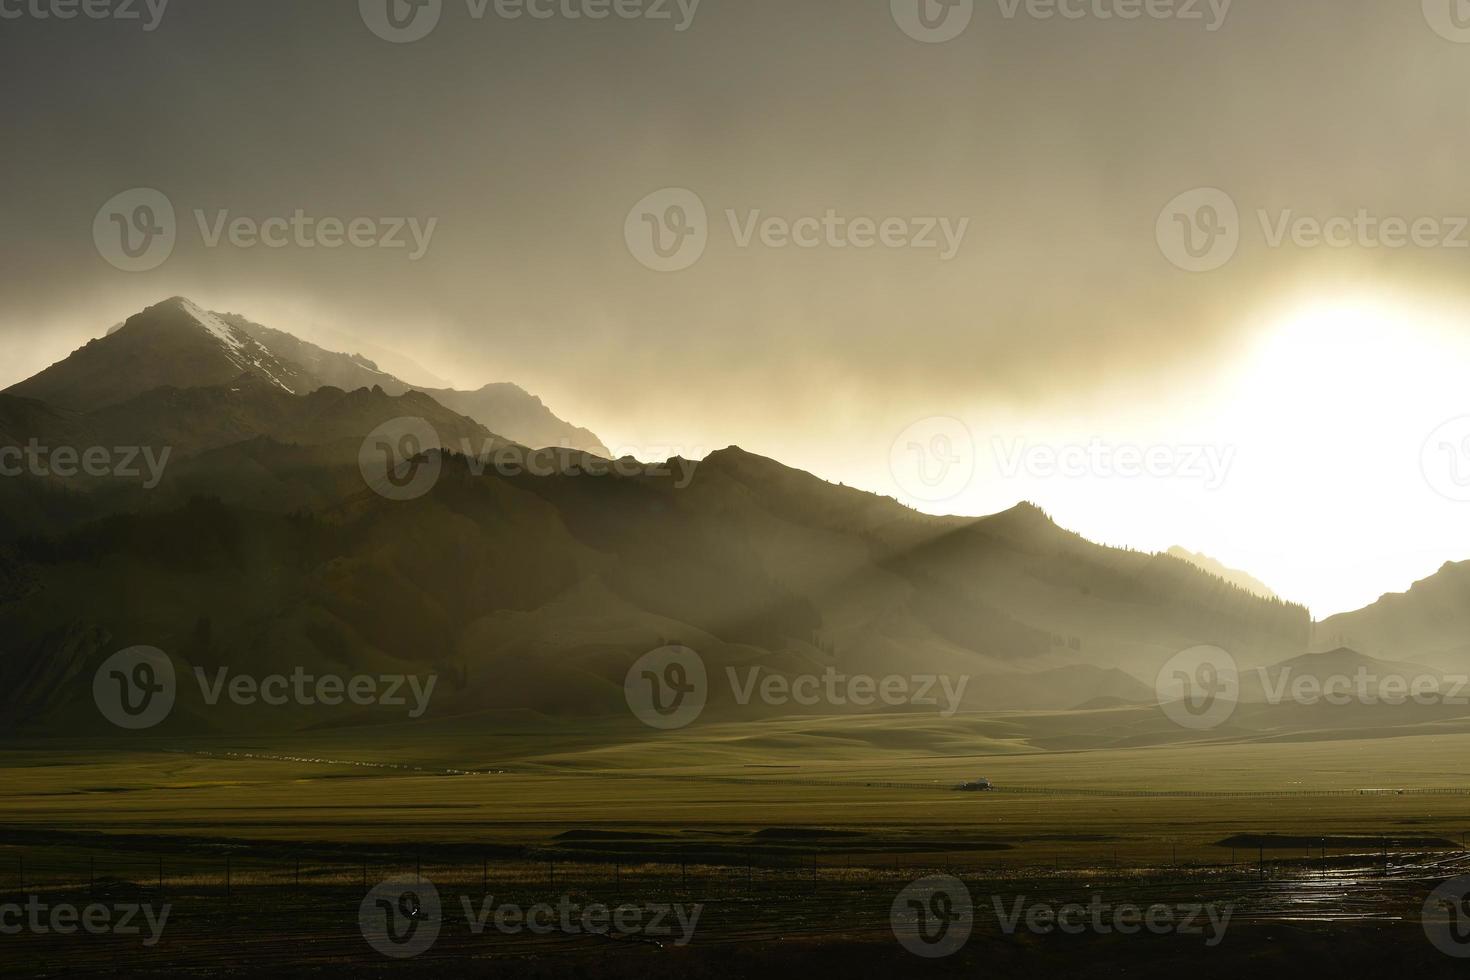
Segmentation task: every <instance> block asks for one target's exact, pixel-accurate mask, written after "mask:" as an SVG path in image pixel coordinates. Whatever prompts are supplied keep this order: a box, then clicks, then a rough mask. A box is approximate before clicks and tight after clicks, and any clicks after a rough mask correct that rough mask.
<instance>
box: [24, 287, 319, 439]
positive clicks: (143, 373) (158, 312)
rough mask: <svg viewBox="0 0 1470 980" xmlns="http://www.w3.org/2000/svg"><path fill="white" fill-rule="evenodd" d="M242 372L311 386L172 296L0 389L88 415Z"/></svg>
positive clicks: (282, 384) (299, 387) (294, 388)
mask: <svg viewBox="0 0 1470 980" xmlns="http://www.w3.org/2000/svg"><path fill="white" fill-rule="evenodd" d="M244 373H249V374H254V375H257V376H258V377H261V378H263V379H264V380H266V381H267V382H269V383H270V384H272V385H274V386H275V387H278V388H280V389H281V390H282V391H285V392H290V393H295V392H301V393H305V392H306V391H309V390H311V389H312V388H313V387H316V386H315V385H313V384H312V381H311V378H310V377H309V376H308V375H307V374H306V372H304V371H302V370H301V369H300V368H298V367H296V366H295V365H294V364H291V363H289V362H286V361H283V360H281V359H280V358H278V357H276V356H275V355H274V354H272V353H271V352H270V351H269V350H267V349H266V348H265V347H264V345H262V344H261V343H259V342H258V341H256V340H255V339H253V338H252V337H250V336H249V335H248V334H246V333H245V332H244V331H242V330H240V329H239V328H238V327H234V326H231V325H229V324H227V323H225V322H224V321H223V320H221V319H220V318H219V317H217V316H215V315H214V314H213V313H210V312H209V311H207V310H204V309H202V308H201V307H199V306H198V305H196V304H195V303H192V302H190V301H189V300H187V299H185V298H183V297H182V296H175V297H173V298H172V299H167V300H164V301H163V302H162V303H157V304H155V305H153V306H150V307H148V308H147V309H146V310H143V311H142V312H141V313H138V314H136V315H134V316H132V317H129V318H128V320H127V321H126V322H125V323H124V324H123V326H122V328H121V329H119V330H116V331H115V332H112V333H110V334H108V335H107V336H105V337H102V338H99V339H97V340H93V341H91V342H90V343H88V344H87V345H86V346H85V347H82V348H80V349H79V350H77V351H74V352H73V353H72V354H71V355H70V356H69V357H67V358H66V359H65V360H63V361H60V362H58V363H56V364H53V365H52V366H51V367H49V368H47V369H46V370H44V371H42V372H41V373H40V374H37V375H35V376H34V377H31V378H28V379H26V380H25V381H22V382H20V383H19V384H16V385H12V386H11V387H10V388H8V389H6V392H5V393H6V394H8V395H12V396H16V397H21V398H31V399H36V400H38V401H42V402H45V403H46V404H47V405H50V406H52V407H53V408H57V409H63V410H70V411H74V412H90V411H93V410H95V409H98V408H103V407H106V406H108V405H116V404H118V403H120V402H124V401H127V400H128V399H130V398H135V397H137V396H138V395H141V394H143V393H144V392H147V391H152V390H153V389H155V388H163V387H174V388H191V387H208V386H211V385H222V384H226V383H227V382H231V381H234V380H235V379H236V378H238V377H239V376H240V375H241V374H244Z"/></svg>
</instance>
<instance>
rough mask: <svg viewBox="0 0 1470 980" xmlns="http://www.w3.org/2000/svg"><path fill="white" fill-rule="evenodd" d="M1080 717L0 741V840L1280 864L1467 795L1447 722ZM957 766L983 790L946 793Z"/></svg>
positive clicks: (1421, 818) (1462, 754) (1458, 746)
mask: <svg viewBox="0 0 1470 980" xmlns="http://www.w3.org/2000/svg"><path fill="white" fill-rule="evenodd" d="M1088 714H1096V713H1087V712H1081V713H1071V714H1067V715H1026V714H1002V715H991V714H977V715H960V716H957V717H955V718H952V719H948V720H942V721H941V720H939V719H936V718H933V717H928V716H917V715H884V716H871V717H863V718H851V717H844V718H830V717H804V718H788V719H777V720H767V721H756V722H749V721H748V722H742V723H738V724H737V723H729V724H710V725H696V726H694V727H691V728H689V729H686V730H684V731H681V732H673V733H660V732H653V731H651V730H647V729H638V730H633V729H630V728H629V727H628V726H626V725H612V724H606V725H598V724H589V725H584V726H579V727H578V728H577V729H576V730H568V728H567V727H566V726H555V727H552V726H549V725H548V724H547V723H544V722H533V721H529V720H525V719H515V718H507V719H506V720H505V721H504V723H503V724H502V725H501V726H500V728H499V729H498V730H493V731H491V733H489V734H485V732H486V731H488V729H485V728H483V727H481V729H480V733H479V734H471V732H470V731H468V730H466V729H465V728H464V727H461V726H453V725H450V726H443V725H441V726H418V725H404V726H398V727H394V728H389V729H384V728H375V729H372V730H370V731H369V730H340V731H333V732H318V733H314V734H311V735H306V736H293V737H291V738H290V739H289V740H282V739H274V740H273V739H270V738H260V739H250V738H238V737H230V738H193V739H185V740H175V739H161V738H149V737H146V736H145V737H123V736H119V737H117V738H115V739H112V740H110V741H108V742H87V743H81V742H74V743H73V742H68V743H62V742H45V743H40V742H37V743H29V744H20V743H12V744H10V745H8V746H7V747H5V748H4V749H3V750H0V768H3V769H4V770H5V779H4V782H3V786H0V826H3V827H5V828H6V829H7V831H8V832H9V833H10V834H11V836H12V837H16V835H21V836H24V835H25V834H27V833H43V832H44V833H53V834H55V833H72V834H99V835H106V836H107V837H108V838H112V839H124V838H126V839H131V840H135V841H137V840H142V839H144V838H149V839H156V840H169V841H176V842H178V841H190V840H195V841H238V842H258V843H260V844H262V845H268V844H271V843H276V844H280V843H288V844H310V845H320V846H329V847H342V848H349V849H350V848H352V847H411V848H420V847H428V848H434V847H440V848H449V847H460V846H464V847H484V848H493V849H518V848H519V849H526V850H527V852H528V853H529V852H535V853H549V854H557V853H560V854H565V855H566V856H567V857H569V858H582V859H588V860H591V859H603V858H607V857H609V856H617V857H627V858H629V859H630V860H632V859H636V858H639V857H647V858H649V859H668V858H673V857H679V856H687V857H689V858H690V859H694V860H705V861H708V862H710V863H720V862H723V861H728V862H731V863H739V862H740V861H741V860H744V859H748V858H750V857H751V856H755V857H756V858H758V859H759V858H763V857H764V858H767V859H772V860H775V859H780V858H783V857H785V858H792V857H795V856H798V855H800V856H804V857H806V858H810V859H812V860H821V861H827V862H846V861H855V862H862V863H869V862H871V863H877V864H880V865H881V864H882V863H884V862H890V861H894V860H900V861H901V860H904V856H905V855H912V856H917V855H949V856H951V857H954V856H957V855H959V856H963V860H965V861H969V862H972V863H976V864H993V865H996V866H1007V865H1013V866H1017V867H1021V866H1028V865H1044V864H1051V863H1055V862H1059V861H1060V862H1066V863H1071V864H1075V865H1077V866H1083V865H1086V864H1088V863H1095V864H1097V865H1099V866H1101V865H1106V864H1109V863H1111V862H1112V861H1114V860H1118V861H1123V862H1129V863H1134V864H1152V863H1169V862H1173V861H1178V862H1189V863H1198V864H1211V863H1223V862H1228V861H1229V860H1230V859H1231V855H1232V848H1231V846H1230V843H1226V842H1228V841H1230V840H1231V839H1232V838H1235V841H1234V843H1235V845H1236V851H1237V852H1238V853H1237V854H1236V856H1237V857H1238V859H1239V860H1242V861H1243V860H1245V857H1246V849H1247V845H1246V844H1245V843H1243V842H1242V841H1243V840H1245V839H1250V840H1254V839H1255V837H1258V836H1260V835H1269V836H1268V837H1267V839H1266V840H1265V841H1264V844H1265V846H1266V847H1268V848H1270V849H1271V850H1272V851H1273V852H1274V853H1277V854H1278V856H1282V857H1284V856H1285V855H1286V852H1287V851H1291V852H1292V853H1293V854H1300V853H1305V847H1304V846H1303V844H1302V841H1303V840H1304V839H1307V838H1311V839H1315V840H1317V841H1318V844H1317V845H1316V846H1317V847H1318V849H1319V850H1320V846H1321V841H1322V839H1324V838H1326V839H1327V845H1328V848H1329V850H1332V849H1352V848H1357V849H1360V850H1361V849H1365V848H1366V849H1374V850H1376V849H1377V845H1374V844H1371V843H1369V842H1370V841H1372V840H1376V839H1378V838H1380V837H1386V838H1389V840H1390V845H1391V846H1398V845H1397V844H1396V843H1394V842H1395V841H1398V840H1412V839H1414V838H1432V839H1435V840H1438V841H1440V842H1444V844H1443V846H1448V843H1453V844H1455V845H1458V844H1459V842H1460V841H1461V835H1462V834H1463V833H1464V832H1465V831H1467V830H1470V792H1467V793H1463V794H1460V793H1455V792H1453V791H1455V790H1458V789H1465V790H1470V774H1466V772H1465V769H1466V763H1465V759H1466V758H1467V757H1470V735H1467V734H1464V733H1460V732H1453V731H1451V732H1447V733H1445V734H1417V735H1413V736H1405V737H1381V738H1370V739H1314V740H1296V741H1281V740H1277V739H1275V738H1272V737H1269V736H1264V737H1256V738H1254V739H1253V740H1251V741H1244V742H1242V741H1234V742H1231V741H1218V742H1210V741H1200V742H1194V743H1185V744H1168V745H1154V746H1139V747H1131V748H1109V749H1099V750H1068V751H1048V750H1044V749H1040V748H1038V747H1037V746H1036V744H1035V742H1036V741H1037V740H1038V736H1039V735H1044V734H1050V733H1053V732H1055V731H1056V730H1057V729H1058V728H1059V727H1065V726H1068V725H1072V726H1076V725H1079V724H1081V723H1082V721H1083V720H1085V719H1079V717H1078V716H1081V715H1088ZM1041 740H1043V741H1044V739H1041ZM978 776H984V777H988V778H990V779H992V780H993V781H994V782H995V784H996V786H997V791H995V792H991V793H966V792H957V791H956V790H955V786H956V785H957V784H958V783H960V782H961V781H963V780H966V779H972V778H975V777H978ZM1400 790H1402V791H1403V792H1400ZM1276 838H1280V839H1276ZM17 839H19V838H17ZM1436 846H1439V845H1436ZM1249 849H1250V850H1251V851H1254V850H1255V845H1254V844H1251V845H1250V846H1249ZM1254 856H1255V855H1254V854H1252V855H1251V857H1252V858H1254ZM956 859H959V858H956Z"/></svg>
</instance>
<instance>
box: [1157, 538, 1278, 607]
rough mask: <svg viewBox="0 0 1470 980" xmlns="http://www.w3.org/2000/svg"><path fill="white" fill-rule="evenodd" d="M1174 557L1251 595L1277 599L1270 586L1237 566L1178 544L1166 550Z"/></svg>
mask: <svg viewBox="0 0 1470 980" xmlns="http://www.w3.org/2000/svg"><path fill="white" fill-rule="evenodd" d="M1168 553H1169V554H1170V555H1172V556H1173V557H1175V558H1178V559H1180V560H1182V561H1187V562H1189V563H1190V564H1191V565H1194V566H1195V567H1196V568H1200V569H1203V570H1204V571H1206V572H1209V573H1210V574H1211V575H1215V576H1218V577H1219V578H1222V579H1224V580H1225V581H1227V582H1229V583H1230V584H1231V585H1234V586H1236V587H1237V588H1241V589H1244V590H1245V591H1247V592H1249V593H1250V594H1251V595H1258V596H1260V597H1261V598H1262V599H1279V598H1281V597H1280V596H1278V595H1277V594H1276V593H1275V592H1274V591H1272V589H1271V587H1270V586H1268V585H1266V583H1264V582H1262V581H1261V580H1260V579H1258V578H1256V577H1255V576H1254V575H1252V574H1250V573H1249V572H1243V571H1241V570H1240V569H1238V568H1229V567H1227V566H1226V565H1225V564H1224V563H1222V562H1220V561H1218V560H1216V559H1214V558H1211V557H1210V556H1209V555H1201V554H1196V553H1195V552H1193V551H1189V550H1188V549H1186V548H1181V547H1179V546H1178V545H1175V546H1174V547H1172V548H1170V549H1169V552H1168Z"/></svg>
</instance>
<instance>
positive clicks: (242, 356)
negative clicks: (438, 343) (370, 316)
mask: <svg viewBox="0 0 1470 980" xmlns="http://www.w3.org/2000/svg"><path fill="white" fill-rule="evenodd" d="M242 375H249V376H252V377H254V378H256V379H257V380H259V381H263V382H265V383H267V384H268V385H270V386H271V387H274V388H276V389H278V390H280V391H282V392H285V393H288V394H296V395H307V394H310V393H312V392H314V391H317V390H319V389H322V388H336V389H340V390H342V391H349V392H350V391H355V390H357V389H359V388H367V389H373V388H379V389H381V390H382V391H384V392H385V393H386V394H388V395H390V396H398V395H404V394H407V393H409V392H411V391H414V390H422V389H415V387H414V386H413V385H409V384H407V383H405V382H403V381H400V380H399V379H398V378H395V377H393V376H392V375H390V374H388V373H386V372H384V371H382V370H379V368H378V366H377V365H376V364H374V363H373V362H372V361H370V360H368V359H367V358H365V357H362V356H361V355H357V354H341V353H336V352H333V351H328V350H325V349H323V348H321V347H318V346H316V345H314V344H310V343H307V342H306V341H303V340H300V339H298V338H296V337H294V336H292V335H291V334H288V333H286V332H284V331H281V330H275V329H272V328H270V327H265V326H261V325H260V324H257V323H252V322H251V321H249V320H247V319H245V318H244V317H242V316H239V315H237V314H232V313H226V314H216V313H213V312H210V311H209V310H205V309H204V308H202V307H200V306H199V305H198V304H196V303H194V302H192V301H190V300H188V299H185V298H184V297H182V296H175V297H173V298H171V299H168V300H164V301H163V302H161V303H157V304H155V305H153V306H150V307H148V308H147V309H146V310H143V311H142V312H141V313H138V314H136V315H135V316H132V317H129V318H128V319H127V320H126V321H125V322H124V323H123V324H121V325H120V326H118V327H115V328H113V329H112V330H110V331H108V333H107V334H106V336H104V337H101V338H99V339H97V340H93V341H91V342H90V343H88V344H87V345H86V346H84V347H82V348H80V349H79V350H77V351H75V352H73V353H72V354H71V355H70V356H68V357H67V358H66V359H65V360H63V361H60V362H58V363H57V364H54V365H52V366H51V367H49V368H47V369H46V370H44V371H42V372H41V373H40V374H37V375H35V376H34V377H31V378H28V379H26V380H25V381H22V382H20V383H19V384H16V385H13V386H11V387H10V388H9V389H7V390H6V391H5V392H4V394H5V395H9V396H12V397H13V398H22V399H29V400H31V401H35V402H40V403H42V404H43V405H44V406H46V408H47V409H49V410H51V411H56V412H74V413H89V412H93V411H96V410H98V409H102V408H109V407H112V406H116V405H119V404H121V403H124V402H128V401H130V400H132V399H135V398H137V397H139V396H141V395H144V394H146V393H148V392H152V391H154V390H157V389H160V388H173V389H180V390H182V389H190V388H214V387H220V386H224V385H234V384H235V383H236V382H237V380H238V379H239V378H240V377H241V376H242ZM425 394H428V395H430V396H431V397H433V398H434V399H435V400H436V401H438V402H439V404H440V405H442V406H445V407H446V408H451V409H452V410H453V411H454V412H455V413H456V414H459V415H467V416H469V417H471V418H473V419H475V420H476V421H477V422H479V423H480V425H481V426H483V427H484V428H486V429H488V430H489V431H492V432H496V433H498V434H500V435H502V436H504V437H505V438H507V439H510V440H512V441H514V442H518V443H520V444H522V445H526V446H530V447H532V448H540V447H542V446H557V447H563V446H564V447H568V448H573V449H578V450H581V451H584V452H593V453H598V454H599V455H603V456H606V455H608V450H607V449H606V447H604V446H603V445H602V442H601V440H599V439H598V438H597V437H596V436H595V435H594V434H593V433H591V432H589V431H587V430H586V429H581V428H578V427H576V426H573V425H570V424H569V423H567V422H564V421H562V420H561V419H559V418H557V416H556V415H555V414H554V413H552V411H551V410H550V409H548V408H547V407H546V406H545V405H544V404H542V402H541V400H540V399H538V398H536V397H535V396H533V395H531V394H528V393H527V392H525V391H523V390H522V389H520V388H519V387H517V386H515V385H512V384H496V385H487V386H486V387H485V388H482V389H480V390H478V391H472V392H459V391H453V390H449V389H439V390H430V391H426V392H425ZM9 410H10V411H11V412H12V413H13V412H15V411H19V407H18V405H17V404H16V403H12V404H11V406H10V409H9Z"/></svg>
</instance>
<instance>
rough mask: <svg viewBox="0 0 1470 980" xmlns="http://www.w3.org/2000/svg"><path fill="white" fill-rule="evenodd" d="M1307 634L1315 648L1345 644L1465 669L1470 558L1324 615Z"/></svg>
mask: <svg viewBox="0 0 1470 980" xmlns="http://www.w3.org/2000/svg"><path fill="white" fill-rule="evenodd" d="M1312 635H1313V642H1312V646H1313V647H1314V648H1316V649H1322V648H1328V647H1336V646H1341V645H1344V644H1346V645H1350V646H1353V647H1355V648H1357V649H1360V650H1366V651H1370V652H1371V653H1372V654H1373V655H1375V656H1381V657H1386V658H1390V659H1393V658H1401V659H1407V660H1414V661H1418V662H1422V663H1426V664H1432V665H1434V666H1436V667H1440V668H1442V669H1444V670H1447V671H1460V672H1464V671H1466V670H1470V561H1465V562H1458V563H1455V562H1449V563H1446V564H1445V565H1444V566H1443V567H1441V568H1440V570H1439V571H1438V572H1436V573H1434V574H1433V575H1431V576H1429V577H1428V578H1426V579H1423V580H1421V581H1418V582H1415V583H1414V584H1413V585H1412V586H1411V587H1410V588H1409V590H1408V591H1407V592H1401V593H1390V594H1388V595H1385V596H1383V597H1382V598H1380V599H1379V600H1378V601H1377V602H1375V603H1373V604H1372V605H1370V606H1367V607H1365V608H1363V609H1359V610H1357V611H1355V612H1348V613H1341V614H1339V615H1336V616H1331V617H1328V618H1327V619H1324V620H1322V621H1321V622H1320V623H1317V624H1316V625H1315V627H1314V628H1313V634H1312Z"/></svg>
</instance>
